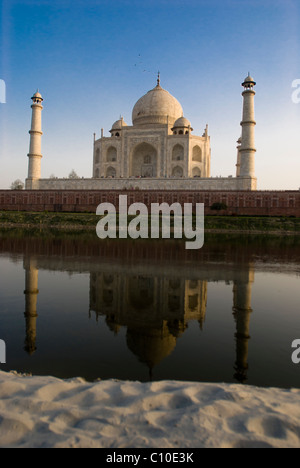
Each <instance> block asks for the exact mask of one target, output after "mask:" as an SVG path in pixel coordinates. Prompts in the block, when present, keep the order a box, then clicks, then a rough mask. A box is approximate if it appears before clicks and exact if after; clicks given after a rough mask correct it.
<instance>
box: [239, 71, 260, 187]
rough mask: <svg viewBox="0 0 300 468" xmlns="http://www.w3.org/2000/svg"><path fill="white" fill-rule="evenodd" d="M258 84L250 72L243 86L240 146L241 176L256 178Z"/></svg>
mask: <svg viewBox="0 0 300 468" xmlns="http://www.w3.org/2000/svg"><path fill="white" fill-rule="evenodd" d="M255 85H256V83H255V81H254V80H253V78H251V76H250V73H249V75H248V76H247V78H246V79H245V81H244V83H242V86H243V87H244V91H243V93H242V96H243V98H244V102H243V120H242V122H241V126H242V141H241V146H240V148H239V155H240V161H239V163H240V168H239V176H240V177H253V178H255V153H256V149H255V135H254V130H255V125H256V122H255V116H254V96H255V91H254V86H255Z"/></svg>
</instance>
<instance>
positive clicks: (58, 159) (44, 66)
mask: <svg viewBox="0 0 300 468" xmlns="http://www.w3.org/2000/svg"><path fill="white" fill-rule="evenodd" d="M1 8H2V11H1V19H0V21H1V44H0V79H1V80H4V81H5V83H6V103H5V104H2V103H1V104H0V138H1V140H0V141H1V144H0V151H1V152H0V163H1V166H0V167H1V169H0V187H1V188H9V186H10V184H11V182H12V181H13V180H15V179H17V178H20V179H22V180H25V178H26V175H27V164H28V158H27V153H28V151H29V134H28V131H29V129H30V123H31V122H30V121H31V108H30V106H31V100H30V98H31V96H32V95H33V93H34V92H35V91H36V90H37V88H39V90H40V92H41V93H42V95H43V97H44V103H43V104H44V110H43V132H44V135H43V140H42V152H43V159H42V177H49V176H50V174H54V175H55V176H57V177H67V176H68V174H69V173H70V172H71V170H72V169H74V170H75V171H76V172H77V173H78V175H80V176H81V177H91V175H92V153H93V134H94V133H96V135H97V137H100V132H101V128H104V134H105V135H106V136H109V135H110V134H109V130H110V128H111V126H112V124H113V123H114V122H115V121H116V120H118V119H119V117H120V115H122V116H123V117H124V120H125V122H126V123H127V124H129V125H130V124H131V112H132V108H133V106H134V104H135V102H136V101H137V100H138V99H139V98H140V97H141V96H142V95H144V94H145V93H146V92H147V91H149V90H150V89H152V88H153V87H154V86H155V85H156V77H157V71H158V70H159V71H160V73H161V86H162V87H163V88H165V89H167V90H168V91H169V92H170V93H171V94H172V95H173V96H175V97H176V98H177V99H178V100H179V102H180V103H181V105H182V107H183V110H184V115H185V117H187V118H188V119H189V120H190V121H191V124H192V127H193V128H194V134H196V135H202V133H203V131H204V128H205V125H206V124H208V125H209V134H210V136H211V146H212V176H220V175H222V176H224V177H227V176H228V175H235V164H236V141H237V139H238V138H239V137H240V134H241V127H240V121H241V115H242V96H241V92H242V87H241V83H242V81H243V80H244V78H245V77H246V76H247V74H248V72H249V71H250V73H251V75H252V76H253V78H254V79H255V80H256V82H257V86H256V92H257V94H256V98H255V106H256V120H257V127H256V147H257V153H256V175H257V177H258V188H259V189H296V190H298V189H299V187H300V103H298V104H296V103H295V102H293V101H292V93H293V92H295V91H296V90H295V89H294V88H292V83H293V81H294V80H297V79H299V80H300V54H299V52H300V50H299V49H300V37H299V36H300V2H299V0H282V1H281V0H272V1H269V0H263V1H262V0H252V1H251V2H249V1H248V0H222V1H215V0H189V1H182V0H180V1H178V0H144V1H143V0H114V1H111V0H107V1H106V0H84V1H82V0H79V1H76V0H44V1H42V0H22V1H19V0H1ZM299 88H300V86H299ZM298 96H300V92H299V94H298Z"/></svg>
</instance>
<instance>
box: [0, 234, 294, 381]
mask: <svg viewBox="0 0 300 468" xmlns="http://www.w3.org/2000/svg"><path fill="white" fill-rule="evenodd" d="M299 265H300V239H299V238H298V239H297V238H280V239H277V238H265V237H259V236H258V237H251V238H250V237H247V236H243V237H237V236H231V237H230V236H225V237H224V236H220V235H219V236H210V237H207V238H206V242H205V246H204V247H203V249H201V250H199V251H186V250H185V246H184V242H178V241H166V240H162V241H147V242H143V241H129V240H128V241H118V240H114V241H100V240H99V239H98V238H97V237H96V235H93V234H90V235H78V236H76V235H64V236H62V235H61V236H54V235H52V236H50V237H49V236H45V235H43V234H42V233H41V234H40V235H39V236H37V235H35V236H33V235H31V234H30V233H27V234H24V233H23V234H22V233H19V232H17V231H14V232H4V231H3V232H0V272H1V283H0V339H3V340H5V342H6V346H7V364H6V365H0V368H1V369H2V370H6V371H9V370H17V371H18V372H30V373H32V374H38V375H54V376H57V377H60V378H69V377H74V376H82V377H84V378H86V379H87V380H95V379H97V378H101V379H108V378H116V379H129V380H140V381H148V380H151V379H152V380H161V379H177V380H187V381H203V382H241V383H248V384H251V385H258V386H280V387H287V388H288V387H297V388H300V365H295V364H293V363H292V360H291V355H292V351H293V350H292V348H291V343H292V341H293V340H294V339H297V338H299V339H300V311H299V302H300V266H299Z"/></svg>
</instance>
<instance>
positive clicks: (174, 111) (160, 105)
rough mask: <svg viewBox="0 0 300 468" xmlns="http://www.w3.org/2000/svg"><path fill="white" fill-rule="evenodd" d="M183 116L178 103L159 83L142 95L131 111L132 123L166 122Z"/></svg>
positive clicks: (170, 122) (172, 121)
mask: <svg viewBox="0 0 300 468" xmlns="http://www.w3.org/2000/svg"><path fill="white" fill-rule="evenodd" d="M182 116H183V110H182V107H181V105H180V103H179V102H178V101H177V99H175V98H174V97H173V96H172V95H171V94H170V93H169V92H168V91H166V90H165V89H163V88H162V87H161V86H160V85H159V84H158V85H157V86H156V87H155V88H154V89H151V91H149V92H148V93H147V94H145V95H144V96H142V97H141V98H140V99H139V100H138V101H137V103H136V104H135V106H134V108H133V111H132V123H133V125H149V124H150V125H151V124H167V123H168V121H169V124H170V125H173V124H174V122H175V120H177V119H178V118H179V117H182Z"/></svg>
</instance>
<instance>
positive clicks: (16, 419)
mask: <svg viewBox="0 0 300 468" xmlns="http://www.w3.org/2000/svg"><path fill="white" fill-rule="evenodd" d="M299 403H300V390H280V389H275V388H270V389H262V388H256V387H250V386H240V385H238V384H233V385H227V384H202V383H190V382H173V381H163V382H154V383H140V382H122V381H115V380H108V381H99V382H95V383H87V382H85V381H83V380H82V379H71V380H59V379H56V378H54V377H28V376H21V375H17V374H15V373H5V372H0V447H2V448H3V447H4V448H8V447H33V448H35V447H86V448H88V447H103V448H143V447H146V448H167V447H168V448H198V447H300V404H299Z"/></svg>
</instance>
